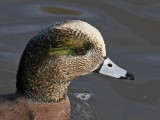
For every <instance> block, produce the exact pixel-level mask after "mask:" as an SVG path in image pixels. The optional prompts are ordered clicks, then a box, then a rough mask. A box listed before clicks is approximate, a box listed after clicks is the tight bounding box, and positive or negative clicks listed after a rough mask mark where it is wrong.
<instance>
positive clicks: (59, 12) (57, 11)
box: [42, 6, 82, 15]
mask: <svg viewBox="0 0 160 120" xmlns="http://www.w3.org/2000/svg"><path fill="white" fill-rule="evenodd" d="M42 9H43V10H44V11H46V12H48V13H51V14H57V15H80V14H81V13H82V12H80V11H75V10H70V9H67V8H59V7H53V6H52V7H42Z"/></svg>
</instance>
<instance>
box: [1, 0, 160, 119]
mask: <svg viewBox="0 0 160 120" xmlns="http://www.w3.org/2000/svg"><path fill="white" fill-rule="evenodd" d="M67 19H76V20H77V19H80V20H84V21H87V22H89V23H90V24H92V25H93V26H95V27H97V28H98V29H99V30H100V32H101V33H102V36H103V37H104V41H105V43H106V49H107V55H108V56H109V57H110V58H112V60H113V61H115V62H116V63H117V64H118V65H119V66H122V67H123V68H125V69H127V70H129V71H131V72H132V73H134V74H135V77H136V79H135V80H134V81H125V80H119V79H114V78H111V77H108V76H104V75H99V74H96V73H94V74H90V75H86V76H81V77H78V78H76V79H75V80H73V81H72V83H71V85H70V87H69V91H68V94H69V97H70V100H71V104H72V113H71V120H159V119H160V114H159V111H160V94H159V91H160V87H159V85H160V74H159V70H160V47H159V46H160V40H159V39H160V34H159V31H160V1H158V0H152V1H151V0H141V1H139V0H67V1H65V0H61V1H58V0H54V1H52V0H46V1H42V0H32V1H31V0H28V1H27V0H21V1H19V0H12V1H10V0H1V1H0V93H1V94H7V93H13V92H14V91H15V89H16V88H15V82H16V72H17V68H18V64H19V59H20V56H21V54H22V52H23V50H24V48H25V46H26V44H27V42H28V41H29V40H30V39H31V38H32V37H33V36H34V35H36V34H37V33H38V32H39V31H41V30H42V29H44V28H46V27H47V26H50V25H51V24H53V23H55V22H58V21H62V20H67ZM80 95H82V96H83V95H86V96H83V97H82V98H83V99H80V98H79V96H80ZM87 96H90V97H89V98H87V99H85V97H87Z"/></svg>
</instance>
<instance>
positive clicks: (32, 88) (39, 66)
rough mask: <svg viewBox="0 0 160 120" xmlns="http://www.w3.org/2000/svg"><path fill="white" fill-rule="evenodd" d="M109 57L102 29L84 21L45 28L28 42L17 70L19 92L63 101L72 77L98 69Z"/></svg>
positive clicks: (42, 100)
mask: <svg viewBox="0 0 160 120" xmlns="http://www.w3.org/2000/svg"><path fill="white" fill-rule="evenodd" d="M105 56H106V51H105V44H104V41H103V38H102V36H101V34H100V32H99V31H98V30H97V29H96V28H95V27H93V26H91V25H89V24H88V23H86V22H83V21H80V20H78V21H77V20H68V21H64V22H61V23H57V24H54V25H52V26H50V27H48V28H46V29H45V30H43V31H41V32H40V33H38V35H36V36H35V37H33V38H32V39H31V40H30V41H29V43H28V44H27V46H26V48H25V50H24V52H23V54H22V57H21V60H20V64H19V68H18V72H17V83H16V86H17V91H18V92H19V93H21V95H22V96H25V97H27V98H29V99H31V100H33V101H37V102H48V103H49V102H54V103H57V102H60V101H62V100H64V99H65V98H66V96H67V88H68V85H69V84H70V82H71V80H73V79H74V78H75V77H77V76H80V75H86V74H89V73H91V72H92V71H94V70H95V69H97V68H98V67H99V66H100V64H101V63H102V62H103V60H104V57H105Z"/></svg>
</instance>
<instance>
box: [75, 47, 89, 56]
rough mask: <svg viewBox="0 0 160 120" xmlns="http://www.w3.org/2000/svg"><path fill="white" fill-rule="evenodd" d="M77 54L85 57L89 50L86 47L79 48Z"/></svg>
mask: <svg viewBox="0 0 160 120" xmlns="http://www.w3.org/2000/svg"><path fill="white" fill-rule="evenodd" d="M77 52H78V54H80V55H84V54H86V52H87V50H86V48H84V47H80V48H77Z"/></svg>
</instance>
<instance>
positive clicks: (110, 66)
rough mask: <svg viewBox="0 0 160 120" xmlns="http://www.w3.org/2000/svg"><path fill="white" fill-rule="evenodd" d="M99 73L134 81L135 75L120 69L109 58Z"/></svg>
mask: <svg viewBox="0 0 160 120" xmlns="http://www.w3.org/2000/svg"><path fill="white" fill-rule="evenodd" d="M98 72H99V73H101V74H104V75H108V76H111V77H115V78H119V79H128V80H134V75H133V74H132V73H129V72H128V71H127V70H125V69H122V68H120V67H119V66H118V65H116V64H115V63H114V62H112V61H111V60H110V59H109V58H108V57H107V58H106V59H105V60H104V62H103V64H102V66H101V68H100V69H99V71H98Z"/></svg>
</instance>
